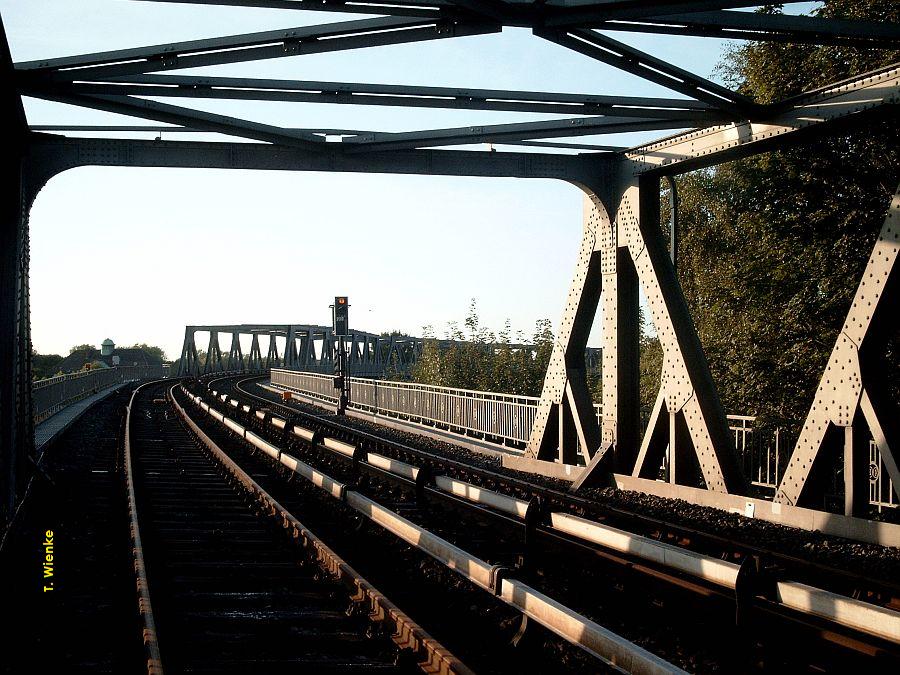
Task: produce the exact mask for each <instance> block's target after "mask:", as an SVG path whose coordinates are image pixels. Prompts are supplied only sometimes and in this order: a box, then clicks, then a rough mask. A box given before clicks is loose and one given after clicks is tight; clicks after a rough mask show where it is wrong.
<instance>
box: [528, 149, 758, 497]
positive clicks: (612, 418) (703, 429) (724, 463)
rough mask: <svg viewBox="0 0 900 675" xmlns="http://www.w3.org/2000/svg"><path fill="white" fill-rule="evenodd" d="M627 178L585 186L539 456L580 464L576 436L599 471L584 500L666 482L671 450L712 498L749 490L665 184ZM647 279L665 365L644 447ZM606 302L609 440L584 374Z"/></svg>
mask: <svg viewBox="0 0 900 675" xmlns="http://www.w3.org/2000/svg"><path fill="white" fill-rule="evenodd" d="M624 168H625V169H626V171H625V172H624V173H623V174H622V176H621V177H620V178H619V179H618V180H617V181H613V183H612V189H607V190H600V189H597V188H594V187H593V186H590V187H585V188H583V189H585V192H586V193H587V195H588V198H587V200H586V202H585V207H586V208H585V217H584V229H583V236H582V244H581V253H580V254H579V259H578V264H577V267H576V272H575V278H574V280H573V282H572V287H571V290H570V292H569V298H568V301H567V304H566V309H565V311H564V313H563V318H562V321H561V322H560V328H559V336H558V338H557V341H556V344H555V345H554V349H553V354H552V355H551V358H550V365H549V367H548V369H547V376H546V379H545V381H544V390H543V392H542V395H541V401H540V404H539V407H538V413H537V417H536V420H535V424H534V426H533V428H532V433H531V437H530V439H529V444H528V451H527V453H528V456H531V457H537V458H540V459H557V460H558V461H563V462H566V463H574V459H575V451H574V445H575V444H574V438H573V437H575V436H577V438H578V441H579V442H580V444H581V447H582V452H583V453H584V454H585V459H586V461H587V464H588V466H587V469H586V470H585V472H584V473H583V474H582V476H581V478H580V479H579V480H578V481H576V483H575V484H574V485H573V489H575V490H577V489H578V488H580V487H581V486H582V485H585V484H587V483H595V482H603V481H605V482H606V483H607V484H609V483H611V480H612V477H611V472H612V471H614V470H616V471H620V472H633V473H634V475H638V476H646V477H653V478H655V477H656V476H655V471H657V470H658V469H659V466H660V464H661V462H662V456H663V455H662V453H663V452H664V450H665V447H666V445H667V444H668V443H671V445H672V447H673V448H677V449H678V457H679V458H680V460H681V462H680V463H681V466H682V470H681V472H680V475H679V477H680V478H681V479H687V478H688V472H686V471H684V470H683V469H685V468H686V467H685V464H686V463H687V464H689V465H692V466H694V467H696V468H698V469H699V472H700V475H701V476H702V479H703V481H704V483H705V484H706V487H707V488H708V489H711V490H716V491H720V492H740V491H741V490H742V489H743V487H744V480H743V478H742V476H741V473H740V466H739V463H738V461H737V456H736V452H735V449H734V447H733V444H732V443H731V439H730V436H729V434H728V426H727V422H726V419H725V413H724V411H723V410H722V406H721V403H720V402H719V398H718V394H717V392H716V390H715V387H714V385H713V382H712V377H711V375H710V373H709V368H708V365H707V363H706V358H705V355H704V354H703V349H702V347H701V346H700V341H699V339H698V337H697V334H696V331H695V329H694V325H693V322H692V320H691V317H690V313H689V311H688V308H687V304H686V302H685V300H684V296H683V294H682V292H681V287H680V285H679V284H678V281H677V278H676V277H675V271H674V268H673V266H672V261H671V260H670V258H669V255H668V251H667V246H666V241H665V238H664V237H663V233H662V230H661V229H660V227H659V179H658V178H655V177H640V178H638V177H634V176H632V175H630V169H631V167H630V166H628V165H626V166H625V167H624ZM611 212H613V213H615V221H614V222H610V218H609V215H608V214H609V213H611ZM638 281H639V282H640V285H641V287H642V288H643V290H644V293H645V295H646V297H647V301H648V304H649V308H650V313H651V317H652V319H653V323H654V325H655V327H656V330H657V333H658V335H659V339H660V343H661V346H662V350H663V358H664V360H663V371H662V383H661V387H660V394H659V396H658V397H657V405H656V406H655V408H654V412H653V416H652V418H651V421H650V426H649V427H648V431H647V434H646V436H645V438H644V440H643V442H641V443H640V444H639V443H638V441H639V439H640V431H639V430H640V417H639V401H640V396H639V385H638V383H639V346H638V339H639V330H640V327H639V325H638V323H639V312H638ZM601 297H602V302H603V315H604V316H603V425H602V433H600V432H599V430H598V428H597V425H596V422H595V421H594V419H593V410H592V408H591V405H590V396H589V393H588V390H587V380H586V376H585V372H584V350H585V347H586V346H587V337H588V333H589V331H590V328H591V325H592V323H593V320H594V315H595V313H596V310H597V306H598V303H599V301H600V299H601ZM663 407H665V409H666V411H667V416H668V419H667V421H668V422H669V424H668V428H669V429H670V430H671V432H670V434H669V437H668V438H663V437H661V436H660V434H659V433H658V432H659V430H660V429H661V428H662V420H663V419H666V418H665V417H663ZM598 435H599V439H598ZM554 455H555V457H554ZM635 457H637V459H636V460H635Z"/></svg>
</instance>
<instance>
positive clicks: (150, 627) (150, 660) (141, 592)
mask: <svg viewBox="0 0 900 675" xmlns="http://www.w3.org/2000/svg"><path fill="white" fill-rule="evenodd" d="M164 381H165V380H154V381H152V382H146V383H144V384H142V385H141V386H139V387H137V388H135V390H134V391H133V392H132V394H131V399H130V400H129V401H128V407H127V408H126V411H127V412H126V416H125V479H126V482H127V487H128V514H129V516H130V518H131V544H132V552H133V554H134V574H135V577H136V578H137V592H138V611H139V612H140V615H141V622H142V623H143V624H144V629H143V641H144V649H145V650H146V652H147V673H148V675H163V666H162V657H161V655H160V649H159V641H158V639H157V634H156V621H155V619H154V617H153V605H152V603H151V602H150V585H149V583H148V581H147V565H146V561H145V560H144V546H143V542H142V541H141V530H140V526H139V524H138V510H137V499H136V496H135V489H134V470H133V463H132V460H131V412H132V410H133V408H134V401H135V398H136V397H137V395H138V392H139V391H141V390H142V389H143V388H144V387H148V386H150V385H155V384H159V383H160V382H164Z"/></svg>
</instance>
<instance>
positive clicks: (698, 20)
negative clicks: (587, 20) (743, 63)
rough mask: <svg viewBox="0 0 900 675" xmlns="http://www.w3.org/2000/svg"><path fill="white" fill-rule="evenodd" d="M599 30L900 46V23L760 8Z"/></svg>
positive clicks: (598, 26) (655, 18) (671, 16)
mask: <svg viewBox="0 0 900 675" xmlns="http://www.w3.org/2000/svg"><path fill="white" fill-rule="evenodd" d="M591 27H592V28H595V29H598V30H616V31H627V32H629V33H658V34H668V35H693V36H697V37H710V38H718V39H722V40H755V41H761V42H789V43H797V44H817V45H843V46H852V47H861V48H871V47H880V48H894V49H896V48H897V47H898V46H900V25H898V24H895V23H887V22H879V21H860V20H848V19H824V18H819V17H810V16H792V15H789V14H758V13H756V12H729V11H713V12H691V13H683V14H666V15H664V16H649V17H645V18H641V19H638V20H632V21H603V22H598V23H596V25H592V26H591Z"/></svg>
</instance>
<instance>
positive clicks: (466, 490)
mask: <svg viewBox="0 0 900 675" xmlns="http://www.w3.org/2000/svg"><path fill="white" fill-rule="evenodd" d="M190 396H193V395H190ZM218 398H219V400H222V401H223V402H226V403H229V404H231V403H232V402H233V403H234V404H235V407H237V405H238V402H237V401H236V400H235V399H231V398H229V397H228V395H227V394H222V395H219V396H218ZM199 401H200V399H199V397H197V399H196V402H198V403H199ZM245 407H246V408H249V406H245ZM210 411H211V409H210ZM256 416H257V417H258V418H260V419H264V418H266V417H268V418H269V419H270V422H271V423H272V425H273V426H277V427H278V428H280V429H283V430H286V428H287V426H288V424H289V423H288V422H287V421H286V420H279V423H278V424H276V423H275V420H276V419H277V418H274V417H269V416H267V415H265V414H264V413H261V412H259V411H257V412H256ZM220 421H221V420H220ZM224 423H225V425H226V426H228V427H230V428H231V429H232V430H233V431H235V432H236V433H238V434H239V435H241V434H242V433H243V432H244V428H243V427H242V426H241V425H239V424H236V423H233V422H232V421H231V420H229V419H228V418H225V420H224ZM290 431H292V432H294V433H295V435H298V436H301V437H302V438H304V439H305V440H308V442H311V443H312V444H315V443H316V442H318V443H319V444H320V445H321V446H322V447H324V448H326V449H328V450H331V451H332V452H335V453H337V454H339V455H342V456H343V457H345V458H355V457H356V456H357V455H356V451H357V448H356V446H354V445H351V444H348V443H344V442H341V441H336V440H335V439H331V438H328V437H317V436H316V434H315V432H312V431H311V430H307V429H303V428H302V427H298V426H296V425H292V429H290ZM246 433H247V434H250V433H252V432H249V431H246ZM258 447H261V446H258ZM262 449H263V450H264V451H266V452H267V453H268V454H270V455H271V456H273V457H275V458H276V459H277V455H280V454H281V453H282V450H281V449H280V448H278V447H277V446H275V445H273V444H271V443H268V442H266V443H265V447H262ZM373 455H374V456H375V457H376V458H377V460H380V461H379V464H381V466H380V467H379V468H382V470H387V471H388V472H391V473H396V475H399V476H402V477H404V478H406V479H407V480H410V479H411V480H415V478H416V477H417V468H416V467H413V466H411V465H408V464H405V463H402V462H400V463H399V465H397V466H396V467H392V466H391V464H390V462H391V459H390V458H387V457H382V456H379V455H377V454H375V453H367V454H366V455H365V461H367V460H368V458H369V457H372V456H373ZM394 461H396V460H394ZM392 468H394V469H395V470H394V471H392V470H391V469H392ZM310 470H312V471H314V469H312V468H311V467H310ZM434 482H435V484H436V486H437V487H438V488H439V489H442V490H444V491H445V492H448V493H450V494H453V495H456V496H460V497H462V498H464V499H468V500H470V501H472V502H475V503H478V504H480V505H481V506H488V507H492V508H494V509H497V510H500V511H502V512H504V513H506V514H509V515H513V516H515V517H518V518H520V519H523V520H524V519H525V517H526V514H527V513H528V508H529V503H528V502H525V501H523V500H520V499H516V498H513V497H510V496H508V495H504V494H501V493H497V492H495V491H492V490H487V489H484V488H482V487H480V486H476V485H473V484H471V483H467V482H465V481H459V480H455V479H452V478H450V477H447V476H435V478H434ZM338 492H339V493H340V494H341V495H343V493H341V491H338ZM334 496H338V495H337V494H335V495H334ZM343 496H344V498H345V499H346V495H343ZM339 498H340V497H339ZM549 520H550V523H549V525H550V528H551V529H554V530H557V531H559V532H563V533H565V534H568V535H571V536H574V537H576V538H578V539H581V540H584V541H588V542H591V543H594V544H597V545H599V546H602V547H604V548H607V549H610V550H613V551H617V552H619V553H624V554H627V555H630V556H633V557H636V558H639V559H642V560H645V561H648V562H651V563H654V564H657V565H659V566H661V567H663V568H667V569H669V570H673V571H676V572H680V573H685V574H688V575H691V576H694V577H696V578H698V579H701V580H703V581H706V582H710V583H713V584H716V585H719V586H722V587H725V588H727V589H729V590H732V591H736V592H737V591H738V590H739V579H740V571H741V566H740V565H738V564H735V563H731V562H727V561H724V560H720V559H717V558H714V557H711V556H708V555H704V554H700V553H696V552H693V551H690V550H686V549H684V548H679V547H676V546H672V545H670V544H665V543H661V542H658V541H656V540H654V539H651V538H648V537H644V536H642V535H638V534H634V533H631V532H627V531H624V530H621V529H618V528H614V527H610V526H608V525H604V524H601V523H597V522H594V521H590V520H587V519H584V518H579V517H577V516H574V515H572V514H569V513H564V512H551V513H549ZM774 590H775V598H774V600H775V604H776V605H782V606H784V607H786V608H788V609H790V610H793V611H796V612H798V613H800V614H807V615H812V616H816V617H819V618H821V619H824V620H826V621H827V622H829V623H832V624H836V625H840V626H842V627H844V628H849V629H851V630H855V631H859V632H862V633H866V634H868V635H871V636H873V637H875V638H878V639H882V640H886V641H888V642H892V643H895V644H900V613H897V612H895V611H893V610H890V609H886V608H883V607H879V606H876V605H873V604H872V603H868V602H864V601H860V600H856V599H853V598H849V597H847V596H843V595H840V594H837V593H833V592H831V591H827V590H824V589H820V588H816V587H813V586H810V585H807V584H800V583H797V582H794V581H788V580H780V579H779V580H776V581H775V584H774Z"/></svg>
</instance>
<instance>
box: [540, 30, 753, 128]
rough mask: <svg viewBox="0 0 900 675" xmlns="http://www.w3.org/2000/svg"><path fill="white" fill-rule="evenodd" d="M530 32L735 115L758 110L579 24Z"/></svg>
mask: <svg viewBox="0 0 900 675" xmlns="http://www.w3.org/2000/svg"><path fill="white" fill-rule="evenodd" d="M534 34H535V35H537V36H538V37H541V38H544V39H545V40H549V41H550V42H555V43H556V44H558V45H560V46H562V47H566V48H567V49H571V50H573V51H576V52H578V53H580V54H584V55H585V56H589V57H591V58H593V59H596V60H598V61H602V62H603V63H607V64H609V65H611V66H614V67H616V68H618V69H620V70H624V71H625V72H628V73H632V74H633V75H637V76H638V77H641V78H643V79H645V80H648V81H650V82H655V83H656V84H659V85H662V86H663V87H666V88H667V89H671V90H673V91H677V92H679V93H681V94H685V95H686V96H690V97H691V98H694V99H696V100H698V101H704V102H706V103H709V104H710V105H713V106H715V107H716V108H718V109H720V110H722V111H725V112H727V113H730V114H731V115H733V116H735V117H739V118H744V117H751V118H752V117H754V116H755V115H756V114H757V113H758V106H757V105H756V104H755V103H754V102H753V101H752V100H751V99H749V98H747V97H746V96H744V95H742V94H739V93H737V92H734V91H731V90H730V89H728V88H727V87H723V86H722V85H720V84H716V83H715V82H712V81H710V80H707V79H705V78H702V77H700V76H699V75H695V74H693V73H691V72H688V71H687V70H684V69H683V68H678V67H677V66H673V65H672V64H670V63H668V62H667V61H663V60H662V59H658V58H656V57H655V56H651V55H649V54H646V53H644V52H642V51H640V50H639V49H635V48H634V47H630V46H629V45H626V44H625V43H623V42H619V41H618V40H613V39H612V38H610V37H607V36H605V35H601V34H600V33H598V32H596V31H593V30H588V29H581V28H578V29H572V30H552V29H548V28H535V29H534Z"/></svg>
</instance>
